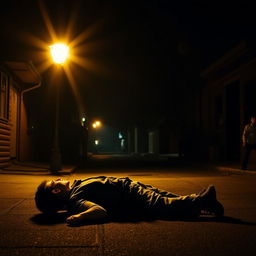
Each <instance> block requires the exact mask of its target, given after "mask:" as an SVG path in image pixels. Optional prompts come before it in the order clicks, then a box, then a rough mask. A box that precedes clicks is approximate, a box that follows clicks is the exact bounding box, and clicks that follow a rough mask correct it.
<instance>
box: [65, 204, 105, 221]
mask: <svg viewBox="0 0 256 256" xmlns="http://www.w3.org/2000/svg"><path fill="white" fill-rule="evenodd" d="M85 207H86V208H88V207H89V208H88V209H87V210H85V211H83V212H80V213H78V214H75V215H71V216H70V217H68V218H67V219H66V221H67V223H68V224H71V225H74V224H78V223H80V222H82V221H86V220H88V221H90V220H99V219H103V218H105V217H106V216H107V211H106V209H104V208H103V207H101V206H100V205H97V204H94V203H92V202H89V201H87V202H86V205H85Z"/></svg>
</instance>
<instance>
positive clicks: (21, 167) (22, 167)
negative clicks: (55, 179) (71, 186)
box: [0, 161, 76, 175]
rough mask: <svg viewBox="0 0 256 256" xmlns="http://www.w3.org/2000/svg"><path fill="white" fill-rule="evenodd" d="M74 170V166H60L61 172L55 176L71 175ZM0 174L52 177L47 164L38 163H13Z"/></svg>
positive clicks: (0, 171) (0, 170)
mask: <svg viewBox="0 0 256 256" xmlns="http://www.w3.org/2000/svg"><path fill="white" fill-rule="evenodd" d="M75 169H76V166H72V165H64V166H62V170H60V171H59V172H58V174H56V175H69V174H71V173H73V172H74V171H75ZM0 173H5V174H8V173H12V174H30V173H33V174H38V175H47V174H51V175H53V174H52V173H51V171H50V169H49V164H46V163H38V162H19V161H13V162H12V164H11V165H10V166H8V167H5V168H2V169H0Z"/></svg>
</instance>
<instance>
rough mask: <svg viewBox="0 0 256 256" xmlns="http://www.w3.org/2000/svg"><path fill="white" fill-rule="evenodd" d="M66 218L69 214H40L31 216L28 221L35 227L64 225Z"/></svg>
mask: <svg viewBox="0 0 256 256" xmlns="http://www.w3.org/2000/svg"><path fill="white" fill-rule="evenodd" d="M68 216H69V214H68V213H67V212H60V213H56V214H51V215H47V214H43V213H40V214H36V215H34V216H32V217H31V218H30V220H31V221H32V222H34V223H35V224H37V225H55V224H59V223H65V222H66V218H67V217H68Z"/></svg>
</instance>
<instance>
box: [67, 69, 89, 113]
mask: <svg viewBox="0 0 256 256" xmlns="http://www.w3.org/2000/svg"><path fill="white" fill-rule="evenodd" d="M64 70H65V73H66V75H67V78H68V81H69V84H70V86H71V89H72V92H73V94H74V96H75V98H76V101H77V105H78V111H79V116H80V117H81V116H82V115H83V113H84V107H83V102H82V99H81V95H80V93H79V91H78V88H77V84H76V81H75V78H74V76H73V74H72V72H71V68H70V67H69V66H67V65H66V66H64Z"/></svg>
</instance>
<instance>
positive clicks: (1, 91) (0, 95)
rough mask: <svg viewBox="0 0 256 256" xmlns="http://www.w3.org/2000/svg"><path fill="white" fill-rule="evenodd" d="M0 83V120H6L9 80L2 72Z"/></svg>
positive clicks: (0, 73)
mask: <svg viewBox="0 0 256 256" xmlns="http://www.w3.org/2000/svg"><path fill="white" fill-rule="evenodd" d="M0 83H1V84H0V86H1V87H0V118H2V119H8V114H9V113H8V112H9V104H8V95H9V79H8V76H7V75H6V74H5V73H3V72H0Z"/></svg>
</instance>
